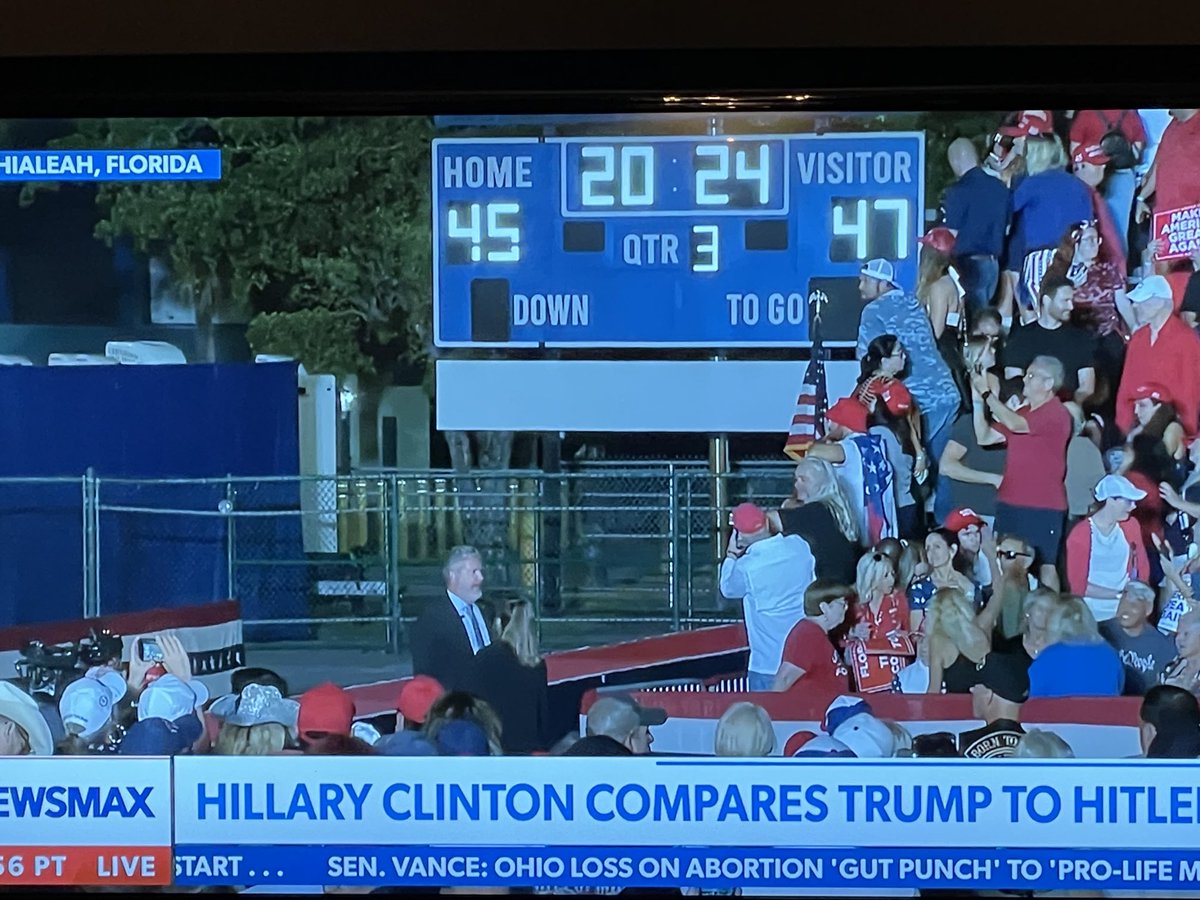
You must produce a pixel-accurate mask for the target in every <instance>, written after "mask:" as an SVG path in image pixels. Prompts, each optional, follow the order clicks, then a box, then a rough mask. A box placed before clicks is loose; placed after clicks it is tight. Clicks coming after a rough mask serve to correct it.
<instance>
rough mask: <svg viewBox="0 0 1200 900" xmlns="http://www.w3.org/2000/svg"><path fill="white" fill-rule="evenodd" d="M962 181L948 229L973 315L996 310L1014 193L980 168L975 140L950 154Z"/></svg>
mask: <svg viewBox="0 0 1200 900" xmlns="http://www.w3.org/2000/svg"><path fill="white" fill-rule="evenodd" d="M946 156H947V158H948V160H949V162H950V168H951V169H953V170H954V174H955V176H956V177H957V178H958V181H956V182H955V183H954V184H952V185H950V187H949V188H947V189H946V199H945V201H944V202H943V204H942V210H943V213H944V219H945V223H946V227H947V228H949V229H950V231H952V232H953V233H954V237H955V243H954V266H955V268H956V269H957V270H958V275H959V281H960V283H961V284H962V287H963V290H964V291H965V292H966V293H965V294H964V295H963V303H964V304H965V305H966V309H967V313H968V314H973V313H974V312H975V311H976V310H978V309H982V308H983V307H986V306H990V305H991V302H992V300H993V298H994V297H995V296H996V288H997V287H998V286H999V282H1000V254H1001V253H1003V252H1004V238H1005V236H1006V235H1007V234H1008V226H1009V223H1010V222H1011V221H1012V192H1011V191H1010V190H1009V189H1008V188H1007V187H1006V186H1005V184H1004V182H1002V181H1001V180H1000V179H999V178H993V177H992V176H990V175H988V174H987V173H986V172H985V171H984V170H983V169H982V168H980V166H979V152H978V151H977V150H976V149H975V145H974V144H973V143H971V141H970V139H969V138H965V137H961V138H957V139H955V140H954V141H952V142H951V143H950V147H949V148H948V149H947V151H946Z"/></svg>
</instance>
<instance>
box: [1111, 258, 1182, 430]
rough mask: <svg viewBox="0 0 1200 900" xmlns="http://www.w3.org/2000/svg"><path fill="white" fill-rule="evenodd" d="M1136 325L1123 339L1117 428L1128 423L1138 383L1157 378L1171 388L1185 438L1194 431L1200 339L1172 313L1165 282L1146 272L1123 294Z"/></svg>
mask: <svg viewBox="0 0 1200 900" xmlns="http://www.w3.org/2000/svg"><path fill="white" fill-rule="evenodd" d="M1129 302H1130V303H1132V304H1133V316H1134V320H1135V321H1136V322H1137V323H1138V329H1137V330H1136V331H1135V332H1134V333H1133V336H1132V337H1131V338H1130V339H1129V347H1128V349H1127V351H1126V354H1125V371H1124V373H1123V374H1122V375H1121V387H1120V389H1119V390H1118V391H1117V417H1116V418H1117V427H1119V428H1120V429H1121V431H1123V432H1128V431H1129V429H1130V428H1132V427H1133V425H1134V417H1133V401H1134V399H1135V397H1136V392H1137V389H1138V386H1139V385H1142V384H1146V383H1147V382H1157V383H1158V384H1163V385H1166V386H1167V387H1169V388H1170V389H1171V393H1172V399H1173V400H1174V401H1175V411H1176V412H1177V413H1178V415H1179V423H1180V424H1181V425H1182V426H1183V430H1184V431H1185V432H1186V434H1187V436H1188V439H1189V440H1190V439H1191V438H1193V437H1195V436H1196V434H1197V427H1196V425H1197V421H1196V420H1197V414H1198V413H1200V338H1198V337H1196V332H1194V331H1192V329H1190V328H1188V327H1187V326H1186V325H1185V324H1183V321H1182V320H1180V318H1179V317H1178V316H1176V315H1175V313H1174V310H1175V307H1174V301H1173V300H1172V299H1171V286H1170V284H1168V283H1167V279H1165V278H1163V277H1162V276H1161V275H1151V276H1149V277H1148V278H1145V279H1143V280H1142V283H1141V284H1139V285H1138V286H1137V287H1135V288H1134V289H1133V290H1132V291H1130V292H1129Z"/></svg>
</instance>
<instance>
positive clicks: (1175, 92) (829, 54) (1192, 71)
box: [0, 46, 1200, 117]
mask: <svg viewBox="0 0 1200 900" xmlns="http://www.w3.org/2000/svg"><path fill="white" fill-rule="evenodd" d="M1008 52H1009V53H1013V54H1015V53H1017V51H1016V50H1011V51H1008ZM1036 52H1037V59H1038V63H1037V65H1029V66H1021V65H1016V64H1013V60H1015V59H1016V56H1008V55H1005V50H1004V48H998V47H925V48H922V47H906V48H902V49H896V48H878V49H875V50H872V49H871V48H845V47H833V48H819V49H804V50H793V49H767V50H728V51H721V53H720V54H719V58H720V65H714V64H713V60H714V54H713V52H712V51H711V50H695V49H688V50H616V51H582V52H580V51H565V50H550V51H539V52H515V51H479V52H445V53H442V52H437V53H435V52H411V53H312V54H296V53H280V54H266V53H262V54H249V53H248V54H211V55H208V54H199V55H189V56H172V55H157V56H150V55H147V56H111V57H89V58H80V57H37V58H30V57H25V58H21V57H14V58H6V59H0V79H3V81H4V82H5V83H8V84H12V85H20V90H13V91H9V92H6V94H5V96H4V97H3V99H2V100H0V117H18V116H38V117H45V116H85V115H89V116H120V115H166V116H179V115H215V114H226V115H236V114H250V113H266V112H272V113H277V114H294V113H300V112H304V113H308V114H310V115H311V114H322V113H326V114H330V113H333V114H336V113H341V114H371V113H375V114H388V113H391V114H432V113H451V112H455V113H471V112H475V113H499V112H504V111H507V110H523V111H529V112H532V111H537V110H544V111H547V112H580V111H609V110H611V111H630V112H633V111H642V112H647V111H651V110H653V111H659V112H662V111H666V110H677V111H680V112H695V111H711V112H713V113H714V114H720V113H722V112H729V111H735V110H738V109H744V110H754V109H789V108H790V109H793V110H800V111H807V110H811V111H818V110H838V109H847V110H854V109H872V110H880V111H896V110H929V111H937V110H947V109H955V110H962V109H976V108H981V109H992V110H997V109H999V110H1009V109H1017V108H1023V107H1026V106H1031V105H1034V104H1036V105H1040V106H1044V107H1062V108H1067V109H1071V108H1091V107H1093V106H1103V107H1111V106H1114V105H1115V106H1128V107H1137V106H1148V105H1149V106H1156V107H1164V108H1169V107H1172V106H1186V105H1187V103H1189V102H1193V101H1195V99H1196V98H1197V97H1198V96H1200V72H1198V71H1197V69H1196V67H1195V51H1194V49H1193V48H1184V47H1154V48H1146V47H1136V46H1122V47H1113V46H1091V47H1089V46H1066V47H1063V46H1059V47H1049V46H1047V47H1038V48H1037V50H1036ZM981 59H982V60H986V59H994V60H996V64H995V65H986V64H981V63H980V60H981ZM1114 60H1129V61H1140V62H1141V63H1142V64H1143V65H1142V66H1141V68H1139V67H1138V66H1134V65H1129V66H1121V65H1114V62H1113V61H1114ZM84 71H85V72H86V77H80V76H81V72H84ZM548 73H552V77H549V76H548ZM547 85H552V87H547ZM666 98H671V99H670V100H667V99H666Z"/></svg>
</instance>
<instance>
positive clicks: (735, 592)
mask: <svg viewBox="0 0 1200 900" xmlns="http://www.w3.org/2000/svg"><path fill="white" fill-rule="evenodd" d="M815 565H816V562H815V560H814V559H813V555H812V550H811V549H810V548H809V546H808V541H806V540H804V538H802V537H800V535H798V534H787V535H784V534H777V535H775V536H774V537H769V538H767V539H765V540H762V541H758V542H756V543H754V544H751V545H750V547H749V548H748V549H747V550H746V552H745V553H744V554H743V555H742V556H741V557H739V558H738V559H726V560H724V561H723V562H722V563H721V593H722V594H724V595H725V597H727V598H728V599H730V600H737V599H739V598H741V600H742V609H743V611H744V613H745V616H746V639H747V640H748V641H749V643H750V663H749V665H748V666H747V668H748V669H749V670H750V671H751V672H754V673H756V674H758V675H774V674H775V673H776V672H778V671H779V662H780V660H781V659H782V658H783V643H784V641H785V640H787V636H788V632H790V631H791V630H792V626H793V625H795V624H796V623H797V622H799V621H800V620H801V619H803V618H804V591H805V590H806V589H807V588H808V586H809V585H810V584H812V580H813V577H814V567H815Z"/></svg>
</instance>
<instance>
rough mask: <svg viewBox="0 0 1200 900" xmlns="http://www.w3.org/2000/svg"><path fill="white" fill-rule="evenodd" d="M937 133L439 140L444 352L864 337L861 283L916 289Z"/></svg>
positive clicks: (438, 319)
mask: <svg viewBox="0 0 1200 900" xmlns="http://www.w3.org/2000/svg"><path fill="white" fill-rule="evenodd" d="M924 148H925V141H924V135H923V134H922V133H912V132H869V133H839V134H825V135H813V134H803V135H757V134H739V135H730V136H711V137H696V136H689V137H679V136H672V137H605V138H594V137H587V138H464V139H454V138H452V139H437V140H435V141H434V142H433V194H432V197H433V219H434V221H433V228H434V247H433V261H434V280H433V300H434V342H435V344H436V345H437V346H439V347H479V346H489V347H542V346H544V347H672V346H674V347H755V346H757V347H763V346H797V345H804V344H805V343H807V342H808V340H809V316H810V310H809V296H810V295H811V294H813V293H814V292H817V291H820V292H823V293H824V294H825V295H826V297H827V298H828V300H829V301H830V302H829V306H828V307H826V310H827V311H826V312H825V313H823V316H822V322H823V329H822V331H823V335H824V337H825V339H826V340H851V341H852V340H853V339H854V326H855V325H856V324H857V321H858V311H859V309H860V308H861V301H860V300H859V295H858V272H859V269H860V268H861V267H862V264H863V263H864V262H865V261H866V260H868V259H872V258H875V257H883V258H885V259H889V260H892V261H893V263H894V264H895V266H896V270H897V273H898V278H899V280H900V281H901V283H902V284H904V285H907V286H909V287H911V286H912V285H913V284H914V283H915V280H916V258H917V253H916V251H917V244H916V238H917V237H918V236H919V235H920V234H921V232H922V230H923V210H924V186H925V177H924V170H925V154H924Z"/></svg>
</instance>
